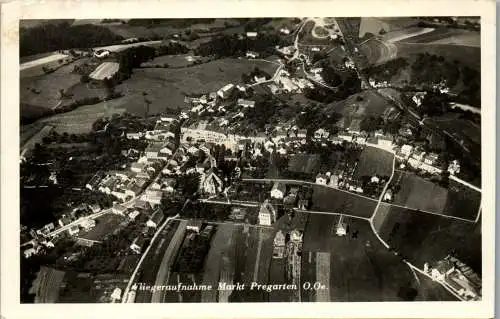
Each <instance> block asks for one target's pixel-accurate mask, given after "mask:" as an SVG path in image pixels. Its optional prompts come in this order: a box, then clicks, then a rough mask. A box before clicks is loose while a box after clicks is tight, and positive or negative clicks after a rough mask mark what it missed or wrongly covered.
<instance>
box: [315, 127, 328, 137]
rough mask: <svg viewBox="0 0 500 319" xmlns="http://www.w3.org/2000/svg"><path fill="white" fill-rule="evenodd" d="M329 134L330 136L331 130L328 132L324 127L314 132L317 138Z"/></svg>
mask: <svg viewBox="0 0 500 319" xmlns="http://www.w3.org/2000/svg"><path fill="white" fill-rule="evenodd" d="M328 136H330V132H328V131H327V130H325V129H322V128H320V129H317V130H316V131H315V132H314V138H316V139H323V138H328Z"/></svg>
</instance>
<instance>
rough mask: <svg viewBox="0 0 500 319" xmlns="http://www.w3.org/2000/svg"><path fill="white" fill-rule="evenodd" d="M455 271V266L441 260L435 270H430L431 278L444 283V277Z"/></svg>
mask: <svg viewBox="0 0 500 319" xmlns="http://www.w3.org/2000/svg"><path fill="white" fill-rule="evenodd" d="M454 271H455V266H454V265H453V263H452V262H450V261H449V260H441V261H439V262H438V264H437V266H436V267H435V268H432V269H431V276H432V278H434V279H436V280H439V281H444V280H445V278H446V276H448V275H449V274H451V273H452V272H454Z"/></svg>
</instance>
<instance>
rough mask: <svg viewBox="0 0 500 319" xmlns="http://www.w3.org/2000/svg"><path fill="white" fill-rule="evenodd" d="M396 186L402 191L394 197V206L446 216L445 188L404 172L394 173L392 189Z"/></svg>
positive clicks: (446, 193)
mask: <svg viewBox="0 0 500 319" xmlns="http://www.w3.org/2000/svg"><path fill="white" fill-rule="evenodd" d="M396 185H399V187H400V188H401V189H400V190H399V191H398V192H396V193H395V195H394V204H397V205H401V206H405V207H408V208H411V209H415V210H423V211H427V212H431V213H436V214H443V215H446V212H445V211H444V210H445V207H446V199H447V196H448V192H447V190H446V189H445V188H443V187H440V186H438V185H436V184H434V183H432V182H429V181H427V180H425V179H423V178H421V177H419V176H417V175H414V174H411V173H405V172H402V171H396V172H395V173H394V177H393V179H392V181H391V187H394V186H396Z"/></svg>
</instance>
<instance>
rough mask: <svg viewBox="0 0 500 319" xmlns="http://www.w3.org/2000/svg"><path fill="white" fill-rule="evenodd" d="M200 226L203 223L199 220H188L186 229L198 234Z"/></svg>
mask: <svg viewBox="0 0 500 319" xmlns="http://www.w3.org/2000/svg"><path fill="white" fill-rule="evenodd" d="M202 225H203V222H202V221H201V220H190V221H189V223H188V224H187V226H186V229H187V230H192V231H194V232H197V233H199V232H200V230H201V226H202Z"/></svg>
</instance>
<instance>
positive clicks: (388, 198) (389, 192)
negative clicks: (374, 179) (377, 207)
mask: <svg viewBox="0 0 500 319" xmlns="http://www.w3.org/2000/svg"><path fill="white" fill-rule="evenodd" d="M384 201H386V202H390V201H392V190H390V189H388V190H387V191H386V192H385V194H384Z"/></svg>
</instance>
